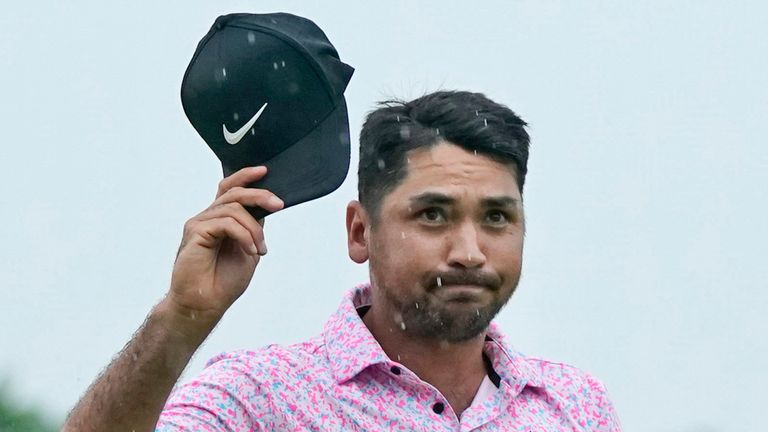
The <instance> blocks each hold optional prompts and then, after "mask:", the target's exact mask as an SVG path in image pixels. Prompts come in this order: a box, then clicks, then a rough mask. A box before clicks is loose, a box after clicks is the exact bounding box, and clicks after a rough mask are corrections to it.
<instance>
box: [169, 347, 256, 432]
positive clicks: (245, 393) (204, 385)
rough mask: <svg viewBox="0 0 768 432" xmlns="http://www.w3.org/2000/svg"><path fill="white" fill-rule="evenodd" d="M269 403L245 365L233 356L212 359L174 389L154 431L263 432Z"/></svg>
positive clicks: (227, 355)
mask: <svg viewBox="0 0 768 432" xmlns="http://www.w3.org/2000/svg"><path fill="white" fill-rule="evenodd" d="M270 406H271V404H270V403H269V401H268V398H267V397H266V394H265V392H263V391H261V389H260V385H259V383H258V382H257V381H256V380H255V379H254V377H253V374H251V373H249V368H248V367H247V364H245V363H244V362H242V361H240V359H238V357H237V356H236V355H232V354H222V355H220V356H217V357H215V358H213V359H211V360H210V361H209V362H208V366H207V367H206V368H205V369H204V370H203V371H202V372H201V373H200V375H198V376H197V377H195V378H194V379H192V380H190V381H188V382H186V383H184V384H182V385H180V386H177V387H176V388H174V390H173V392H172V393H171V395H170V397H169V398H168V400H167V402H166V404H165V407H164V408H163V411H162V413H161V414H160V419H159V420H158V423H157V426H156V427H155V432H171V431H173V432H176V431H202V432H241V431H261V430H263V429H262V427H261V425H260V423H259V418H260V417H261V418H264V417H266V416H268V413H269V412H270V411H271V408H270Z"/></svg>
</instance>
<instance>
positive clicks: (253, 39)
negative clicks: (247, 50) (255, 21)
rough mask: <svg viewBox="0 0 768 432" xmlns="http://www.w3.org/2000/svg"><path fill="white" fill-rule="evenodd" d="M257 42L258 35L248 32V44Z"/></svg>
mask: <svg viewBox="0 0 768 432" xmlns="http://www.w3.org/2000/svg"><path fill="white" fill-rule="evenodd" d="M255 42H256V35H255V34H253V32H248V43H249V44H254V43H255Z"/></svg>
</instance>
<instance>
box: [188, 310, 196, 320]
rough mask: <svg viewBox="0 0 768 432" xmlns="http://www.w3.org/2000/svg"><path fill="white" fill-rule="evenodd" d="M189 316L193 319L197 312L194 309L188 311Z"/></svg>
mask: <svg viewBox="0 0 768 432" xmlns="http://www.w3.org/2000/svg"><path fill="white" fill-rule="evenodd" d="M189 317H190V318H192V319H193V320H196V319H197V312H195V311H192V312H190V313H189Z"/></svg>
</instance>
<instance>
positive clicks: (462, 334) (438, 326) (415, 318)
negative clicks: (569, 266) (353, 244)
mask: <svg viewBox="0 0 768 432" xmlns="http://www.w3.org/2000/svg"><path fill="white" fill-rule="evenodd" d="M371 273H372V274H371V282H372V283H373V284H374V288H373V289H374V290H377V291H378V295H377V296H376V297H378V298H380V299H383V300H384V301H385V302H386V303H387V304H388V307H387V309H389V310H390V311H392V313H393V317H392V319H393V325H394V326H395V328H398V326H399V329H400V330H402V331H405V332H407V333H409V334H410V335H411V336H413V337H416V338H418V339H424V340H429V341H441V342H442V341H444V342H447V343H458V342H466V341H468V340H470V339H473V338H475V337H477V336H479V335H480V334H482V333H483V332H485V330H486V329H487V328H488V326H489V325H490V323H491V321H492V320H493V319H494V318H495V317H496V315H498V313H499V312H500V311H501V309H503V308H504V306H505V305H506V304H507V302H508V301H509V299H510V298H511V297H512V293H514V291H515V288H516V287H517V282H515V287H513V289H512V290H511V291H510V292H509V294H507V295H505V296H503V297H494V299H493V300H492V301H491V302H490V303H488V304H486V305H484V306H481V307H475V308H473V307H471V306H469V305H454V307H452V308H449V307H445V305H444V304H442V303H441V302H440V301H439V300H436V299H435V298H434V297H433V296H431V295H430V294H428V293H427V292H425V288H424V287H417V288H416V290H415V291H416V292H424V294H422V295H419V296H415V297H411V298H408V299H405V298H402V297H400V296H398V295H397V294H396V293H395V291H394V290H392V289H390V288H389V287H387V286H386V284H381V283H377V281H376V280H374V276H373V271H372V272H371Z"/></svg>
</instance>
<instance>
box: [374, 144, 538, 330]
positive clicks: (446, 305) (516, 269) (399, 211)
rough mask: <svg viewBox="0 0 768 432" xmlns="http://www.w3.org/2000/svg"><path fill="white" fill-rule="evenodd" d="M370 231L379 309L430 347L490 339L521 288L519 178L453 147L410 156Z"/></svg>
mask: <svg viewBox="0 0 768 432" xmlns="http://www.w3.org/2000/svg"><path fill="white" fill-rule="evenodd" d="M407 169H408V173H407V175H406V177H405V179H404V180H403V181H402V183H400V184H399V185H398V186H397V187H396V188H395V189H394V190H393V191H392V192H391V193H389V194H388V195H386V196H385V197H384V200H383V202H382V204H381V207H380V213H379V218H378V222H377V223H375V224H374V225H373V226H372V227H371V228H370V236H369V237H370V238H369V246H368V254H369V260H370V272H371V282H372V285H373V292H374V302H378V303H379V304H378V305H376V303H374V307H377V308H379V312H383V313H386V314H390V316H391V319H392V320H393V326H394V327H395V328H398V327H399V328H401V329H403V330H405V331H407V332H409V333H410V334H411V335H414V336H417V337H420V338H425V339H439V340H445V341H449V342H461V341H466V340H469V339H471V338H473V337H475V336H477V335H479V334H480V333H482V332H483V331H484V330H485V329H486V328H487V327H488V324H489V323H490V322H491V320H492V319H493V318H494V316H496V314H497V313H498V312H499V311H500V310H501V308H502V307H503V306H504V305H505V304H506V302H507V301H508V300H509V298H510V296H511V295H512V293H513V291H514V290H515V287H516V286H517V283H518V281H519V279H520V269H521V264H522V252H523V233H524V218H523V210H522V201H521V196H520V192H519V190H518V187H517V182H516V180H515V176H514V173H513V171H512V169H511V168H510V167H508V166H506V165H503V164H501V163H498V162H495V161H493V160H491V159H489V158H487V157H485V156H482V155H476V154H474V153H473V152H468V151H466V150H464V149H462V148H461V147H458V146H456V145H453V144H449V143H447V142H446V143H440V144H438V145H436V146H434V147H432V148H429V149H417V150H414V151H412V152H410V153H409V155H408V165H407Z"/></svg>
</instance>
